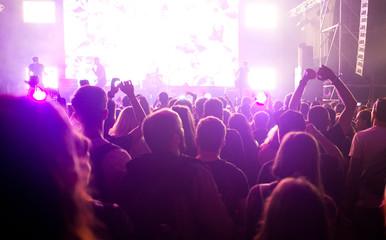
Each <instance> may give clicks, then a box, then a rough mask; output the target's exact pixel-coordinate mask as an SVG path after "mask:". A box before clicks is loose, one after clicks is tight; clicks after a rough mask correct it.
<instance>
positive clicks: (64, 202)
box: [0, 96, 92, 239]
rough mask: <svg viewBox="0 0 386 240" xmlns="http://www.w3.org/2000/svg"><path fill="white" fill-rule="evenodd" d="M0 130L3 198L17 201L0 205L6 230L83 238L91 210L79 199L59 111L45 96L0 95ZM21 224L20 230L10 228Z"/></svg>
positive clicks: (75, 165) (67, 130) (69, 138)
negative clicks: (31, 98) (32, 98)
mask: <svg viewBox="0 0 386 240" xmlns="http://www.w3.org/2000/svg"><path fill="white" fill-rule="evenodd" d="M0 132H1V137H2V139H3V141H2V144H0V152H1V156H0V181H1V182H2V183H4V184H5V185H4V187H3V188H2V194H3V196H4V197H3V198H2V204H4V206H16V207H13V208H4V209H3V210H2V217H4V218H6V219H7V221H6V222H5V223H4V224H3V227H4V230H5V231H6V232H5V234H6V235H7V233H9V234H11V235H10V236H12V237H13V238H23V237H22V236H23V235H24V234H26V233H28V237H29V238H32V239H88V238H87V237H90V236H91V235H92V234H91V231H90V228H89V227H88V220H87V219H88V218H87V216H88V214H91V213H89V212H88V209H87V207H86V206H85V202H84V201H83V199H82V192H83V191H81V184H80V181H79V175H78V170H79V162H78V158H77V155H76V150H75V143H74V133H73V132H72V129H71V126H70V123H69V122H68V119H67V118H66V117H65V116H64V112H63V111H59V110H57V109H56V108H55V107H54V106H53V105H51V104H50V103H48V102H39V103H37V102H33V101H29V100H27V99H26V98H16V97H10V96H0ZM7 183H10V184H7ZM20 227H22V229H23V232H15V231H14V229H16V228H20ZM11 231H12V232H11ZM91 239H92V238H91Z"/></svg>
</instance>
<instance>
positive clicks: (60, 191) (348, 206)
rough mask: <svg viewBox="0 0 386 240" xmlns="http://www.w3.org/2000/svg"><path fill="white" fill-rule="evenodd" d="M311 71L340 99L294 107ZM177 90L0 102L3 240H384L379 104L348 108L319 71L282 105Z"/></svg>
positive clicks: (384, 119) (351, 103)
mask: <svg viewBox="0 0 386 240" xmlns="http://www.w3.org/2000/svg"><path fill="white" fill-rule="evenodd" d="M313 79H317V80H315V81H318V80H320V81H331V84H333V85H334V86H335V88H336V91H337V93H338V94H339V100H337V101H328V102H318V101H314V102H307V101H304V100H303V99H302V96H303V93H304V90H305V88H306V86H307V83H308V82H309V81H310V80H313ZM119 91H121V93H122V94H123V97H117V95H122V94H118V93H119ZM187 94H188V95H189V96H192V98H193V100H192V101H191V100H187V99H178V98H174V97H172V96H169V94H168V93H167V92H161V93H159V95H158V96H159V97H158V99H157V100H156V101H155V102H154V104H153V106H151V105H150V103H149V101H148V100H147V99H146V98H145V97H143V96H141V95H136V93H135V89H134V86H133V84H132V82H131V81H130V80H129V81H122V82H121V81H120V80H119V79H113V81H112V82H111V86H110V88H109V90H108V91H107V92H106V91H105V90H104V89H102V88H99V87H96V86H90V85H85V86H82V87H80V88H79V89H78V90H77V91H76V92H75V93H74V96H73V97H72V99H71V103H68V104H66V105H57V104H55V103H51V102H48V101H40V102H38V101H33V100H31V99H28V98H23V97H14V96H6V95H2V96H0V132H1V133H2V135H1V137H2V144H0V146H1V149H0V152H1V161H0V164H1V166H0V169H1V170H0V171H1V173H0V177H1V181H0V182H1V184H2V189H3V197H2V199H3V201H2V203H3V204H2V205H3V211H2V216H3V217H4V220H5V221H4V222H5V224H4V230H5V232H4V236H11V238H14V239H19V238H29V239H242V240H248V239H258V240H271V239H272V240H273V239H275V240H276V239H297V240H301V239H321V240H322V239H331V240H333V239H349V240H351V239H353V240H356V239H384V237H385V235H384V234H385V225H384V221H385V212H384V211H386V210H385V209H384V208H385V207H384V198H385V197H384V194H385V193H384V189H385V179H386V176H385V171H384V170H382V169H385V165H386V163H385V162H384V161H383V162H382V161H379V160H378V159H380V158H381V159H382V158H383V160H385V159H386V158H384V157H386V139H385V138H386V131H385V130H386V100H385V99H378V100H377V101H376V102H375V103H374V106H373V105H372V104H368V105H361V106H357V101H356V99H355V98H354V96H353V94H352V93H351V92H350V90H349V89H348V88H347V86H346V85H345V84H344V82H343V81H342V80H341V79H340V77H339V76H338V75H336V74H335V73H334V72H333V71H332V70H331V69H330V68H328V67H326V66H321V67H320V68H319V69H318V70H317V71H315V70H312V69H306V70H305V72H304V75H303V77H302V79H301V81H300V82H299V84H298V86H297V87H296V89H295V90H294V92H292V93H290V94H288V95H287V96H286V99H283V100H281V99H275V98H274V96H269V94H268V93H267V95H268V100H267V101H266V102H265V103H261V102H257V101H256V99H254V98H252V97H250V96H243V97H242V100H241V101H240V104H237V101H231V100H230V99H229V98H228V97H227V96H218V97H212V98H206V97H204V96H198V95H197V94H195V93H193V92H187ZM374 166H375V167H374ZM374 168H376V169H378V170H379V171H375V170H374ZM382 174H383V175H382ZM369 179H370V180H369Z"/></svg>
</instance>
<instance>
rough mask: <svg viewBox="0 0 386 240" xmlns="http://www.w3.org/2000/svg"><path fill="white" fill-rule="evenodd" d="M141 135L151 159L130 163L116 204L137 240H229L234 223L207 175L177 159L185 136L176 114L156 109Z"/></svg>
mask: <svg viewBox="0 0 386 240" xmlns="http://www.w3.org/2000/svg"><path fill="white" fill-rule="evenodd" d="M142 130H143V135H144V138H145V141H146V143H147V145H148V146H149V148H150V150H151V153H150V154H145V155H143V156H141V157H139V158H136V159H133V160H132V161H130V162H129V163H128V164H127V165H126V167H127V174H126V176H125V178H124V180H123V182H122V185H121V191H120V192H121V201H120V202H119V204H120V205H121V206H122V207H123V208H124V209H125V210H126V211H127V213H128V214H129V216H130V218H131V219H132V221H133V225H134V232H135V233H134V235H135V237H136V238H137V239H230V238H231V237H232V231H233V229H232V228H233V223H232V219H231V218H230V216H229V214H228V212H227V210H226V208H225V206H224V204H223V202H222V201H221V198H220V196H219V193H218V190H217V186H216V183H215V182H214V179H213V176H212V174H211V173H210V171H209V169H208V168H207V167H206V166H205V165H204V164H203V163H201V162H200V161H199V160H197V159H194V158H192V157H188V156H186V155H183V154H181V151H180V149H181V148H180V146H181V145H184V131H183V128H182V121H181V119H180V117H179V116H178V114H177V113H176V112H174V111H172V110H169V109H161V110H159V111H156V112H154V113H152V114H151V115H149V116H147V117H146V119H145V120H144V122H143V124H142Z"/></svg>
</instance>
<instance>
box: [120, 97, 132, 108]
mask: <svg viewBox="0 0 386 240" xmlns="http://www.w3.org/2000/svg"><path fill="white" fill-rule="evenodd" d="M122 106H123V107H129V106H131V102H130V99H129V97H128V96H127V95H125V96H123V98H122Z"/></svg>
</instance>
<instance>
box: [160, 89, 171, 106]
mask: <svg viewBox="0 0 386 240" xmlns="http://www.w3.org/2000/svg"><path fill="white" fill-rule="evenodd" d="M158 99H159V101H160V103H161V105H162V106H168V104H169V95H168V94H167V93H166V92H160V94H158Z"/></svg>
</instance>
